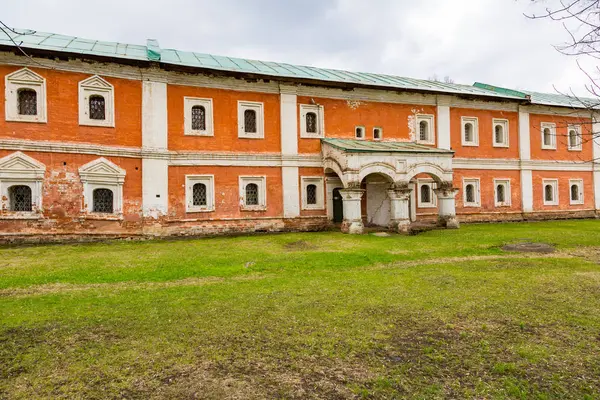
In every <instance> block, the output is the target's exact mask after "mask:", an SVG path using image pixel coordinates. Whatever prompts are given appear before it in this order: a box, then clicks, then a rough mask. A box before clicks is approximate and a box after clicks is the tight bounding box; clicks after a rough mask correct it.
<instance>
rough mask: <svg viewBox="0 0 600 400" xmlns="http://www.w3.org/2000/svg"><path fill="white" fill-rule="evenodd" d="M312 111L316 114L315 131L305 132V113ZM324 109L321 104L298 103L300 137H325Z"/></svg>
mask: <svg viewBox="0 0 600 400" xmlns="http://www.w3.org/2000/svg"><path fill="white" fill-rule="evenodd" d="M309 112H313V113H315V114H317V133H309V132H306V114H307V113H309ZM324 117H325V111H324V109H323V106H319V105H314V104H300V137H301V138H307V139H310V138H322V137H325V118H324Z"/></svg>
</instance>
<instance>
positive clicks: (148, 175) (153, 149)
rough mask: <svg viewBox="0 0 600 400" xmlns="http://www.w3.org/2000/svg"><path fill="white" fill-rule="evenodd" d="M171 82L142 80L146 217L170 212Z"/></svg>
mask: <svg viewBox="0 0 600 400" xmlns="http://www.w3.org/2000/svg"><path fill="white" fill-rule="evenodd" d="M167 151H168V150H167V84H166V82H155V81H143V82H142V152H143V154H142V212H143V215H144V217H150V218H158V217H160V216H162V215H166V214H167V207H168V193H169V190H168V189H169V188H168V187H169V160H168V157H167V156H166V155H167Z"/></svg>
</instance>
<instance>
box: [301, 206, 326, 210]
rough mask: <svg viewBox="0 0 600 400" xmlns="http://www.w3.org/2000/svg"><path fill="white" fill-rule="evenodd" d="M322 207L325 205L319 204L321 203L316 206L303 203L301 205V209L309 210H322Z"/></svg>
mask: <svg viewBox="0 0 600 400" xmlns="http://www.w3.org/2000/svg"><path fill="white" fill-rule="evenodd" d="M324 209H325V206H321V205H317V206H314V205H313V206H308V205H303V206H302V210H304V211H311V210H317V211H319V210H321V211H322V210H324Z"/></svg>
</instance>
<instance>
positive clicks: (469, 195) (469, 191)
mask: <svg viewBox="0 0 600 400" xmlns="http://www.w3.org/2000/svg"><path fill="white" fill-rule="evenodd" d="M465 193H466V201H467V203H475V187H474V186H473V185H471V184H468V185H467V187H466V188H465Z"/></svg>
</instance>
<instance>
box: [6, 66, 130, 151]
mask: <svg viewBox="0 0 600 400" xmlns="http://www.w3.org/2000/svg"><path fill="white" fill-rule="evenodd" d="M18 69H20V68H18V67H14V66H7V65H0V76H1V78H0V92H2V93H4V90H5V79H4V77H5V76H6V75H8V74H10V73H12V72H14V71H16V70H18ZM30 69H31V70H32V71H34V72H36V73H38V74H39V75H41V76H42V77H44V78H45V79H46V107H47V116H48V122H47V123H30V122H12V121H6V120H5V104H4V102H5V100H4V96H2V100H1V101H0V102H1V104H0V137H3V138H12V139H29V140H51V141H64V142H84V143H94V144H104V145H113V146H135V147H139V146H141V145H142V84H141V82H140V81H135V80H127V79H118V78H111V77H105V76H103V77H102V78H104V79H105V80H106V81H108V82H110V83H111V84H112V85H113V86H114V90H115V91H114V93H115V127H114V128H106V127H97V126H80V125H79V106H78V103H79V91H78V90H79V86H78V85H79V82H80V81H82V80H84V79H87V78H89V77H90V76H92V74H81V73H75V72H63V71H57V70H47V69H42V68H30Z"/></svg>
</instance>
